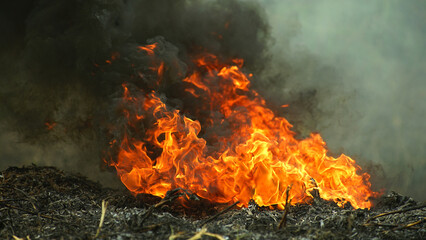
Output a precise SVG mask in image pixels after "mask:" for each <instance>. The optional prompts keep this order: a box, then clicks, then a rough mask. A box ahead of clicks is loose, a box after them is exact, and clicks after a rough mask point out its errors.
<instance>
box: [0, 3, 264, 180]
mask: <svg viewBox="0 0 426 240" xmlns="http://www.w3.org/2000/svg"><path fill="white" fill-rule="evenodd" d="M3 5H4V6H3V7H2V10H1V11H2V12H1V13H0V16H1V21H0V22H1V25H0V26H1V29H0V31H1V32H2V33H3V34H2V35H4V36H6V37H5V38H2V42H1V44H0V45H1V49H0V50H1V52H2V54H1V56H0V59H1V60H2V61H1V62H2V64H1V66H0V68H1V69H0V70H1V75H0V77H1V81H0V84H1V86H0V87H1V88H0V89H1V90H0V98H1V102H2V103H4V104H2V106H1V108H0V113H1V114H0V116H1V118H0V124H1V130H2V131H1V133H2V134H1V143H3V144H2V151H1V155H0V157H1V158H2V161H1V167H2V168H4V167H6V166H9V165H20V164H22V163H27V164H28V163H31V162H35V163H38V164H49V165H56V166H59V167H61V168H66V169H68V170H75V171H79V172H81V173H83V174H85V175H89V176H91V177H92V178H98V179H99V178H100V177H98V176H97V175H98V167H97V165H100V163H101V161H100V158H101V156H102V154H103V151H104V150H105V147H106V146H107V144H108V141H109V139H108V138H107V137H106V136H107V135H108V134H109V130H110V125H111V124H114V123H113V122H111V121H113V120H111V119H110V116H114V114H115V113H114V112H113V111H114V106H115V105H116V103H117V98H119V97H120V95H121V94H122V87H121V84H122V83H123V82H133V83H134V84H137V85H138V87H140V88H148V89H149V88H150V87H152V84H151V83H150V82H149V78H144V81H141V83H137V81H135V80H132V78H133V77H134V76H137V75H138V74H139V73H140V72H143V73H146V72H147V71H149V69H148V68H149V66H150V64H151V63H148V59H147V58H144V57H140V54H137V46H138V45H145V44H147V43H148V42H149V41H150V40H149V39H152V38H156V40H157V41H160V42H161V44H160V45H161V48H162V50H161V51H162V54H160V55H161V56H160V58H161V60H162V61H164V63H165V65H166V73H165V76H166V77H165V80H164V83H167V84H169V85H173V82H174V79H176V78H178V77H182V76H184V74H185V68H186V65H185V62H188V58H189V56H190V55H191V54H193V53H194V52H199V51H200V50H203V51H209V52H215V53H216V54H218V55H221V56H222V57H224V58H234V57H239V58H244V59H245V61H246V64H247V66H249V67H250V68H251V69H252V70H253V72H255V71H260V69H262V68H263V63H264V62H265V59H266V57H265V51H266V46H267V41H268V39H269V37H268V36H269V33H268V25H267V23H266V22H265V21H264V17H263V16H262V11H260V10H259V9H260V8H259V6H258V5H257V4H256V3H254V2H244V3H243V2H240V1H236V0H232V1H229V0H217V1H195V0H193V1H186V0H177V1H166V0H159V1H148V0H145V1H126V0H111V1H101V0H95V1H66V0H59V1H56V0H32V1H31V0H27V1H21V2H20V3H19V4H18V3H12V2H11V3H4V4H3ZM247 26H250V27H247ZM156 36H162V37H156ZM163 39H166V40H163ZM171 43H172V44H171ZM113 61H114V64H111V62H113ZM132 64H133V65H132ZM131 66H136V67H131ZM147 75H148V76H149V74H147ZM133 79H135V78H133ZM167 84H166V85H167ZM164 91H167V92H169V93H173V89H172V88H170V87H169V89H165V90H164ZM106 119H108V120H106ZM95 166H96V167H95ZM102 182H104V183H105V181H104V180H103V181H102Z"/></svg>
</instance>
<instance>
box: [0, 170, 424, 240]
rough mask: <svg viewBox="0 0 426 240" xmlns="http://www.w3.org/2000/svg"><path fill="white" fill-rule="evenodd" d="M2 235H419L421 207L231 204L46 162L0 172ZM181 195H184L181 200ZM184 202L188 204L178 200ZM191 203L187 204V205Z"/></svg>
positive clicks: (407, 202)
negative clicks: (112, 185)
mask: <svg viewBox="0 0 426 240" xmlns="http://www.w3.org/2000/svg"><path fill="white" fill-rule="evenodd" d="M0 190H1V191H0V238H2V239H12V238H13V237H14V236H15V237H20V238H27V236H28V238H30V239H53V238H55V239H59V238H61V237H63V238H65V239H68V238H73V239H75V238H77V239H88V238H112V239H118V238H120V239H287V238H295V239H307V238H308V239H372V238H378V239H424V238H425V236H426V225H425V216H426V210H425V209H426V207H425V205H424V203H423V204H421V203H418V202H416V201H414V200H413V199H411V198H409V197H405V196H401V195H398V194H396V193H391V194H389V195H387V196H382V197H381V198H379V199H377V203H376V205H375V206H374V207H373V208H371V209H370V210H367V209H354V208H353V207H352V206H350V205H349V204H348V205H346V206H345V207H344V208H341V207H338V206H337V204H336V203H334V202H333V201H326V200H323V199H320V198H315V199H314V201H313V202H312V204H311V205H309V204H296V205H294V206H290V207H289V209H288V214H287V216H286V225H285V226H282V227H281V228H278V225H279V223H280V220H281V219H282V217H283V214H284V212H285V211H282V210H270V209H267V208H265V207H259V206H258V205H257V204H255V203H254V202H253V201H251V202H250V204H249V205H248V207H244V208H238V207H236V206H234V207H231V208H230V207H229V206H227V205H223V204H217V203H216V204H214V203H211V202H209V201H206V200H204V199H200V198H196V196H192V195H191V193H190V192H188V191H187V190H185V189H177V190H174V191H171V192H169V195H167V197H165V198H163V199H160V198H158V197H155V196H152V195H147V194H140V195H138V196H137V197H136V198H135V197H133V196H131V195H130V194H129V193H128V192H127V191H126V192H122V191H118V190H111V189H104V188H102V187H101V186H100V185H99V184H97V183H93V182H91V181H89V180H87V179H85V178H84V177H81V176H76V175H71V174H68V173H64V172H62V171H60V170H58V169H55V168H52V167H37V166H30V167H24V168H17V167H11V168H8V169H6V170H4V171H2V172H0ZM182 199H186V200H184V201H183V200H182ZM183 203H186V204H190V206H183ZM191 206H192V208H191Z"/></svg>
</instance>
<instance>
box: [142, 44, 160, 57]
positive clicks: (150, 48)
mask: <svg viewBox="0 0 426 240" xmlns="http://www.w3.org/2000/svg"><path fill="white" fill-rule="evenodd" d="M157 45H158V43H153V44H150V45H145V46H139V47H138V49H139V50H140V51H145V52H146V53H147V54H148V55H154V49H155V48H156V47H157Z"/></svg>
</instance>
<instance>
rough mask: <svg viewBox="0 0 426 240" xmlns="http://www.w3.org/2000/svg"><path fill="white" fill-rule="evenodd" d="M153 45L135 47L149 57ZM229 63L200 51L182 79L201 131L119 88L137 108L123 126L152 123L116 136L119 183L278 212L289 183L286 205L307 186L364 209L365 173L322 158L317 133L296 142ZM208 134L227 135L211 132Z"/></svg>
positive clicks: (155, 100)
mask: <svg viewBox="0 0 426 240" xmlns="http://www.w3.org/2000/svg"><path fill="white" fill-rule="evenodd" d="M155 46H156V45H155V44H152V45H148V46H144V47H139V49H143V50H145V51H146V52H148V54H151V53H152V54H154V52H153V49H154V48H155ZM151 51H152V52H151ZM230 62H231V64H230V65H227V64H223V63H221V62H220V61H219V60H218V57H216V56H215V55H212V54H205V55H203V56H201V57H198V58H197V59H195V60H194V63H195V70H193V72H192V73H191V74H189V75H188V77H186V78H184V79H183V81H184V82H186V83H187V84H186V85H188V86H187V88H186V90H185V91H187V92H189V93H190V94H191V95H192V96H193V97H194V98H196V99H198V100H199V101H203V102H205V103H206V104H204V106H203V109H200V110H203V111H208V112H209V113H210V116H208V118H207V121H203V126H202V125H201V123H200V122H199V121H197V120H196V119H190V118H188V117H186V116H185V115H184V114H182V113H181V112H180V111H179V110H178V109H171V108H169V107H168V106H166V104H165V103H164V102H163V101H162V100H161V99H160V98H159V97H158V95H157V93H155V92H151V93H149V94H144V93H142V94H141V93H139V92H131V91H130V90H129V89H128V87H127V86H126V85H125V84H123V89H124V95H123V103H124V104H125V105H127V106H134V107H136V108H138V109H142V110H141V111H143V115H144V116H141V115H140V113H136V112H132V111H125V116H126V118H127V121H128V123H127V125H128V126H130V127H128V128H132V127H133V128H134V127H135V126H138V124H139V125H140V124H142V122H140V121H145V120H146V119H154V122H155V123H154V124H152V125H151V127H150V128H149V129H146V131H145V133H144V135H143V137H134V136H130V135H129V134H128V133H126V134H124V136H122V140H121V143H120V145H119V146H120V149H119V153H118V156H117V160H116V161H115V162H113V163H111V164H112V165H113V166H115V168H116V169H117V172H118V175H119V176H120V178H121V181H122V182H123V183H124V185H125V186H126V187H127V188H128V189H129V190H130V191H131V192H132V193H134V194H138V193H149V194H153V195H156V196H160V197H164V196H165V194H166V192H167V191H168V190H171V189H174V188H177V187H181V188H185V189H188V190H190V191H192V192H194V193H196V194H197V195H198V196H200V197H202V198H205V199H208V200H211V201H213V202H218V203H231V202H236V201H239V202H240V203H239V205H240V206H247V205H248V202H249V201H250V200H251V199H253V200H254V201H255V202H256V203H257V204H258V205H260V206H273V205H275V206H277V207H278V208H281V209H282V208H283V207H284V205H285V202H286V196H285V195H286V194H285V192H286V189H287V187H288V186H292V188H291V191H290V192H289V199H291V203H292V204H295V203H305V202H309V201H310V200H312V198H313V196H312V194H311V192H312V191H313V190H314V189H315V190H316V191H317V192H319V194H320V196H321V197H322V198H323V199H326V200H333V201H335V202H337V204H338V205H339V206H343V205H344V204H346V203H347V202H350V203H351V205H352V206H353V207H355V208H370V207H371V202H370V201H369V199H370V198H371V197H374V196H377V193H375V192H373V191H371V189H370V183H369V177H370V176H369V175H368V174H367V173H363V174H361V173H359V172H360V171H361V168H360V167H359V166H358V165H357V164H356V163H355V161H354V160H353V159H351V158H350V157H348V156H346V155H343V154H342V155H340V156H339V157H338V158H334V157H331V156H328V155H327V148H326V144H325V142H324V141H323V139H322V138H321V136H320V135H319V134H316V133H312V134H311V135H310V136H309V137H308V138H306V139H303V140H298V139H296V138H295V133H294V132H292V131H291V130H290V129H291V128H292V125H291V124H290V123H289V122H288V121H287V120H286V119H285V118H284V117H281V116H277V115H276V114H275V113H274V112H273V111H272V110H271V109H269V108H268V107H267V106H266V103H265V100H264V99H263V98H262V97H261V96H259V94H258V93H257V92H256V91H254V90H251V89H250V88H249V87H250V81H249V77H251V76H252V74H249V75H248V74H245V73H244V72H243V71H242V69H241V68H242V66H243V60H242V59H234V60H232V61H230ZM163 67H164V66H163V65H162V64H161V65H160V67H159V68H158V73H159V74H160V72H161V74H162V72H163ZM160 68H161V69H160ZM286 106H287V105H283V106H282V107H286ZM204 122H205V123H204ZM202 129H203V131H202ZM215 129H221V130H223V129H228V130H227V131H217V132H218V133H216V134H212V132H215ZM200 132H203V134H204V135H207V133H210V136H208V137H205V136H204V135H203V134H200ZM200 135H201V136H200Z"/></svg>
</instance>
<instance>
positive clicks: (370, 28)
mask: <svg viewBox="0 0 426 240" xmlns="http://www.w3.org/2000/svg"><path fill="white" fill-rule="evenodd" d="M262 3H263V6H264V7H265V9H266V12H267V16H268V19H269V22H270V24H271V35H272V36H273V37H274V38H275V44H274V46H273V47H272V48H271V49H272V51H273V52H274V53H278V54H274V55H273V57H274V59H275V62H278V63H280V61H283V60H282V59H285V60H286V62H287V64H286V65H285V66H287V68H289V69H290V71H287V76H286V81H285V84H284V86H283V88H280V89H279V90H277V91H276V93H274V95H275V96H278V95H285V96H287V98H289V99H290V100H289V101H291V99H295V97H296V98H297V96H298V94H300V92H304V93H308V92H309V91H311V92H312V95H310V96H313V98H315V101H316V103H317V105H314V106H312V107H311V109H312V111H302V114H301V115H299V116H296V117H295V116H294V115H293V114H292V113H293V112H294V110H292V109H291V108H292V107H294V108H299V106H298V105H297V104H298V103H300V102H296V103H294V104H291V102H290V108H289V109H288V111H290V112H289V114H290V115H291V116H292V119H291V121H290V122H293V123H295V121H296V122H298V124H295V127H296V128H299V131H300V132H302V133H303V132H304V131H306V132H309V131H318V132H320V133H321V135H322V136H323V137H324V139H325V141H326V142H327V145H328V147H329V149H330V150H331V151H332V152H334V153H336V154H338V153H341V152H344V153H345V154H347V155H349V156H351V157H353V158H354V159H356V161H357V163H360V164H361V166H363V168H364V169H366V170H367V171H368V172H369V173H371V175H372V176H373V180H374V178H375V180H376V185H380V184H383V185H384V187H386V188H388V189H389V190H395V191H397V192H399V193H402V194H406V195H410V196H412V197H415V198H417V199H418V200H425V199H426V194H425V193H426V191H425V188H424V186H423V184H422V183H424V182H426V175H425V174H424V173H425V171H426V147H425V146H426V137H425V135H424V134H425V133H426V124H425V119H426V104H425V103H426V94H425V93H426V68H425V66H426V25H425V22H426V15H425V14H424V13H425V11H426V3H425V1H421V0H414V1H396V0H391V1H368V0H364V1H331V0H320V1H307V0H302V1H267V0H265V1H262ZM277 65H278V64H277ZM282 66H283V64H281V63H280V64H279V65H278V66H277V67H276V72H280V69H282ZM304 90H307V91H304ZM305 99H306V97H305ZM304 106H307V105H304ZM308 106H309V105H308ZM308 108H309V107H308ZM300 117H302V119H301V118H300ZM377 165H379V166H381V167H379V168H377Z"/></svg>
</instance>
